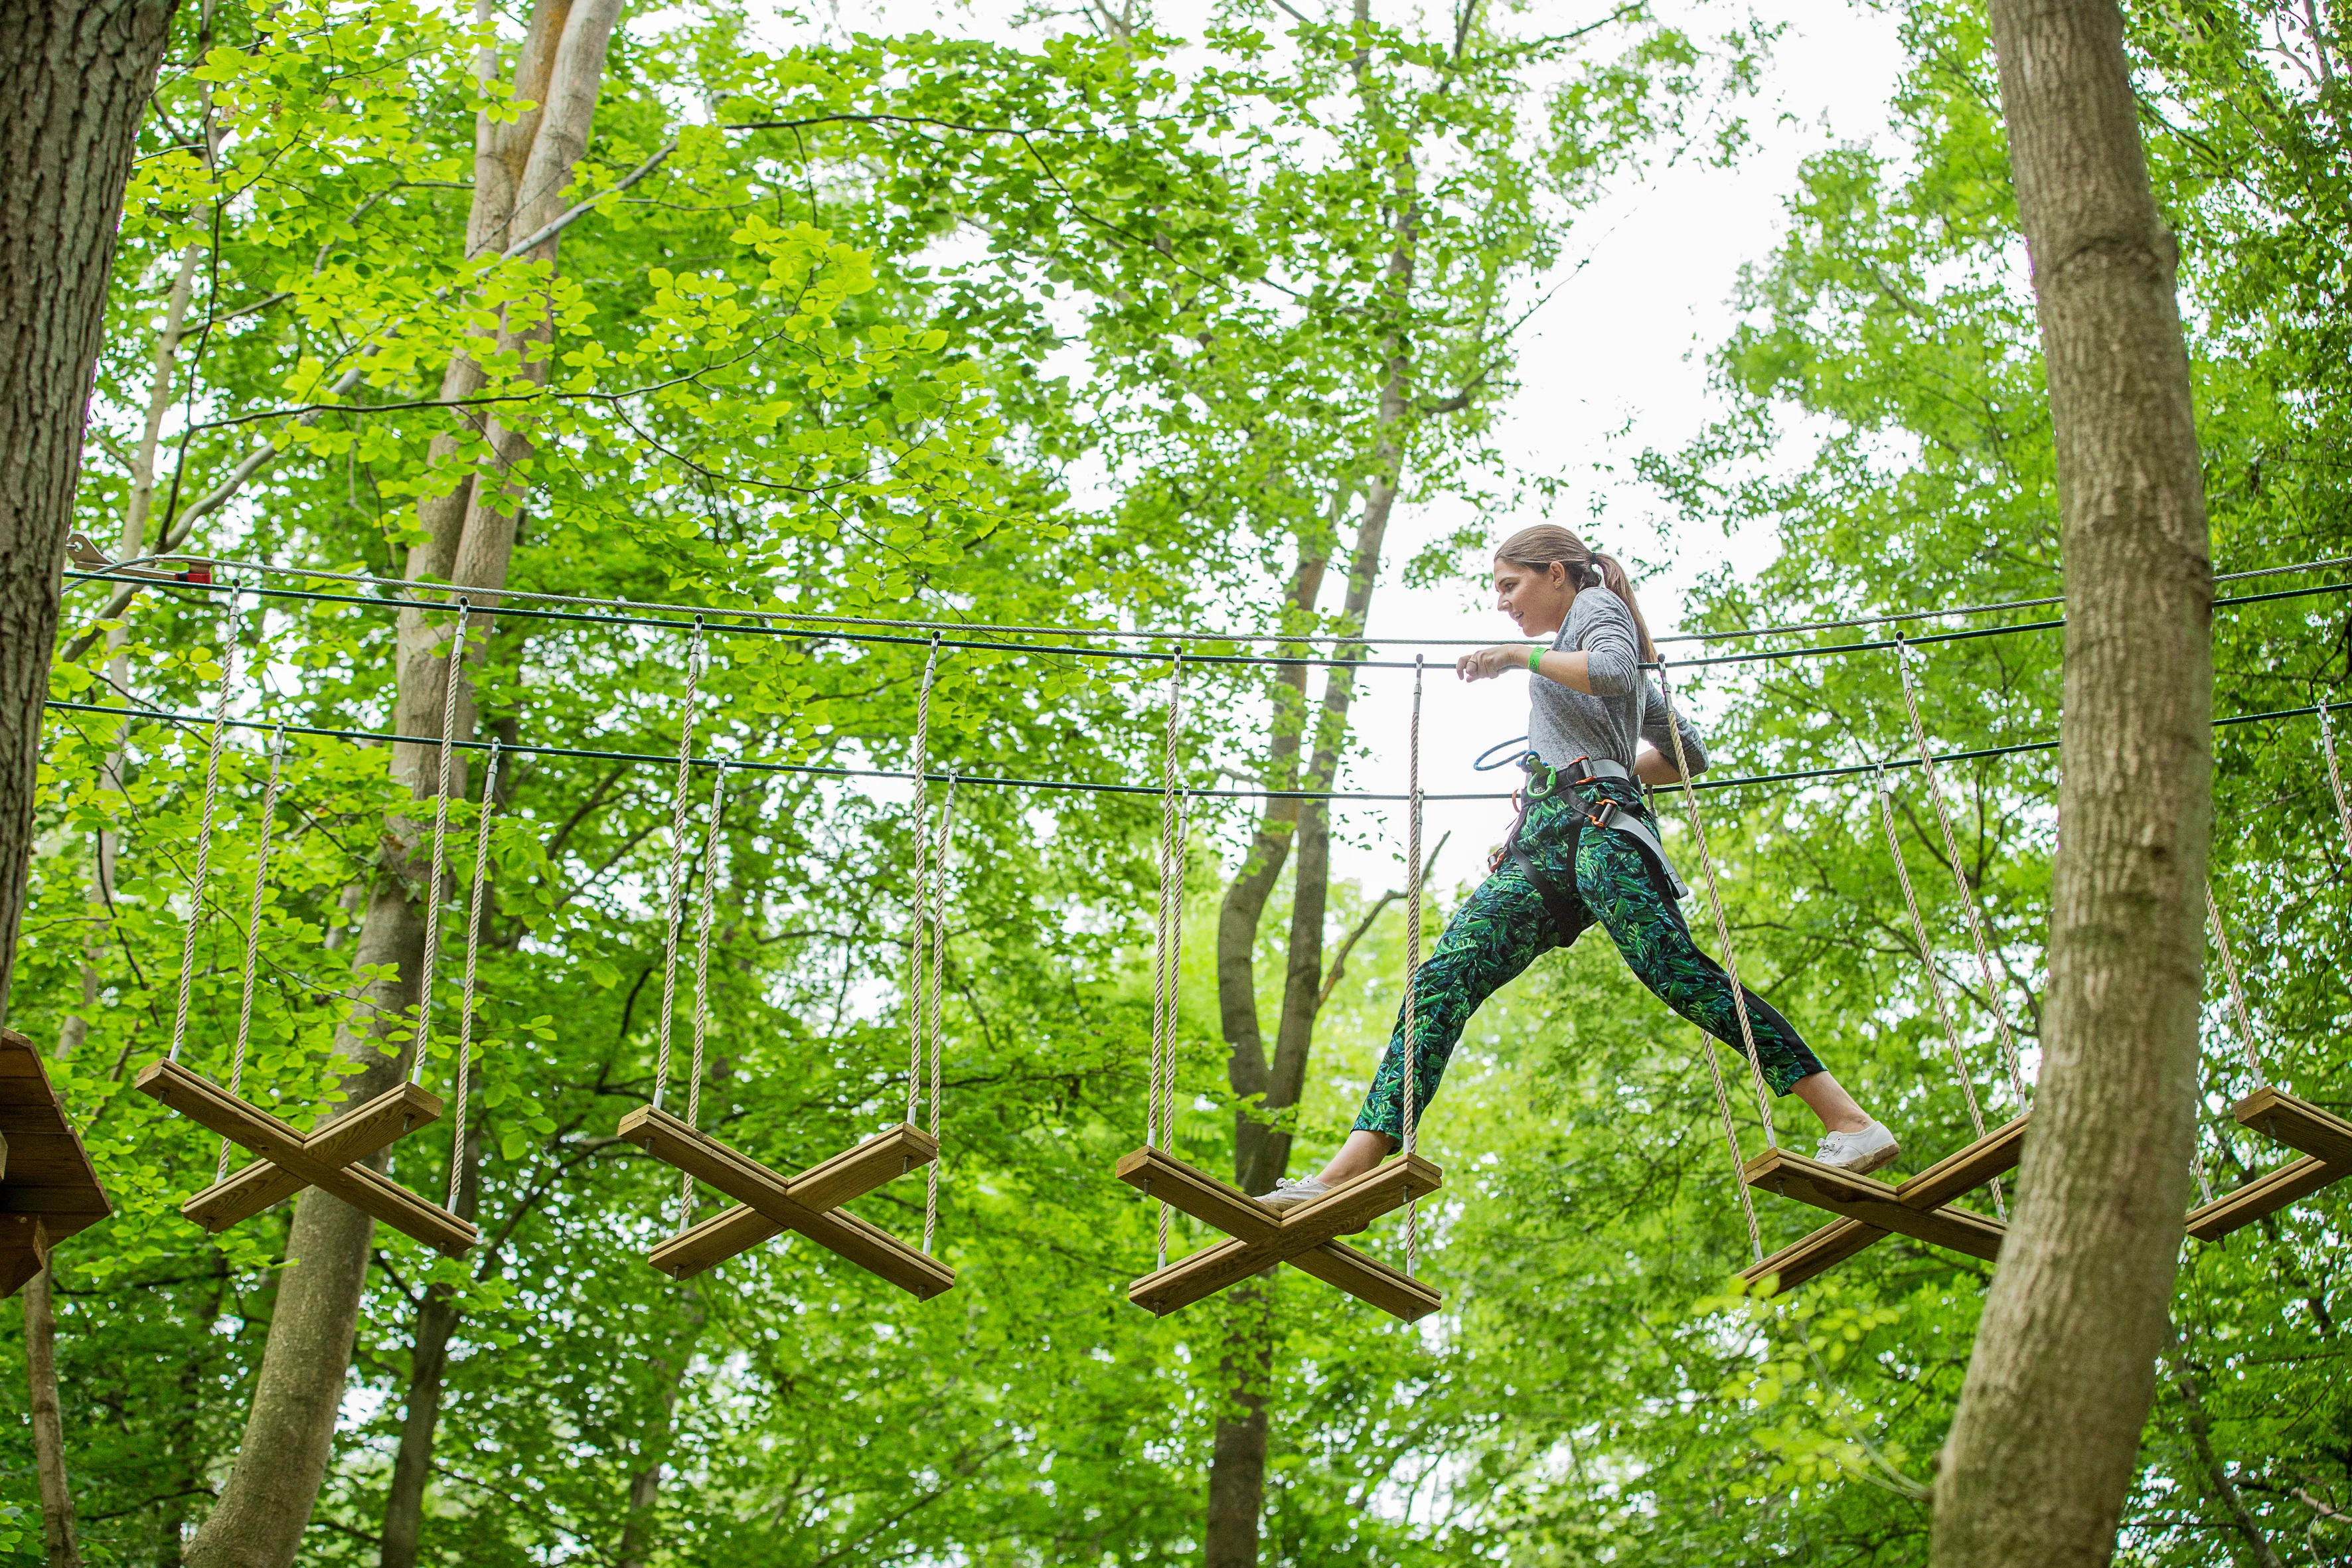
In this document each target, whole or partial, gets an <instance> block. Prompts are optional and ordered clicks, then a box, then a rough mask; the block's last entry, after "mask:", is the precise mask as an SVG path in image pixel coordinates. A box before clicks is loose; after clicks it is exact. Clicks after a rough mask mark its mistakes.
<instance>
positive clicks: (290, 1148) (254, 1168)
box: [133, 1060, 478, 1258]
mask: <svg viewBox="0 0 2352 1568" xmlns="http://www.w3.org/2000/svg"><path fill="white" fill-rule="evenodd" d="M133 1081H134V1082H135V1084H136V1086H137V1087H138V1088H139V1089H141V1090H142V1092H144V1093H146V1094H149V1095H152V1096H153V1097H154V1098H155V1099H157V1100H162V1101H163V1103H164V1104H165V1105H168V1106H170V1107H171V1108H172V1109H173V1110H176V1111H178V1112H179V1113H180V1114H181V1115H183V1116H184V1117H186V1118H187V1119H188V1120H189V1121H194V1122H197V1123H199V1124H201V1125H203V1126H205V1127H209V1128H211V1129H212V1130H213V1131H215V1132H217V1133H219V1134H220V1135H221V1136H222V1137H224V1138H226V1139H227V1140H229V1142H233V1143H237V1144H241V1145H243V1146H244V1147H245V1148H247V1149H249V1150H251V1151H252V1152H254V1154H255V1155H257V1159H256V1160H255V1161H254V1163H252V1164H250V1165H247V1167H246V1168H245V1169H243V1170H242V1171H239V1172H237V1173H236V1174H235V1175H233V1176H231V1177H229V1178H228V1179H227V1180H226V1181H225V1182H216V1183H215V1184H213V1185H211V1186H209V1187H206V1188H205V1190H204V1191H203V1192H201V1193H198V1194H196V1195H195V1196H194V1197H192V1198H190V1199H189V1200H188V1201H187V1202H186V1203H184V1204H183V1205H180V1212H181V1213H182V1214H184V1215H186V1216H187V1217H188V1218H190V1219H192V1220H194V1221H195V1222H196V1223H197V1224H198V1225H201V1226H204V1227H205V1229H206V1230H208V1231H219V1230H224V1229H226V1228H227V1227H228V1226H232V1225H235V1224H236V1222H237V1221H239V1220H241V1219H247V1218H250V1217H251V1216H252V1215H257V1214H259V1213H260V1212H261V1211H262V1210H263V1209H266V1208H268V1206H269V1205H272V1204H274V1203H278V1202H279V1201H280V1200H282V1199H285V1198H289V1197H291V1196H293V1195H294V1194H296V1193H299V1192H300V1191H301V1190H302V1189H303V1188H304V1187H317V1188H319V1189H320V1191H322V1192H330V1193H332V1194H335V1196H337V1197H339V1198H341V1199H342V1200H343V1202H345V1203H347V1204H349V1205H352V1207H353V1208H355V1209H358V1210H359V1211H361V1212H362V1214H368V1215H374V1216H375V1217H376V1218H377V1219H379V1220H382V1221H383V1223H384V1224H386V1225H388V1226H392V1227H393V1228H394V1230H397V1231H400V1232H402V1233H404V1234H405V1235H408V1236H412V1237H415V1238H416V1239H417V1240H418V1241H421V1242H423V1243H424V1244H425V1246H427V1247H435V1248H437V1249H438V1250H440V1251H442V1252H445V1253H446V1254H448V1255H449V1256H450V1257H452V1258H458V1257H462V1256H464V1255H465V1253H466V1252H467V1250H468V1249H469V1248H471V1247H473V1245H474V1243H475V1241H476V1240H477V1239H478V1237H477V1236H476V1233H475V1230H474V1227H473V1226H471V1225H469V1224H467V1222H466V1221H464V1220H462V1219H459V1218H458V1217H457V1215H453V1214H451V1213H450V1212H449V1211H448V1210H447V1209H445V1208H443V1207H442V1206H441V1205H439V1204H436V1203H432V1202H429V1201H428V1200H426V1199H424V1198H420V1197H418V1196H417V1195H416V1194H415V1193H412V1192H410V1191H409V1190H408V1189H407V1188H406V1187H404V1186H402V1185H401V1184H399V1183H397V1182H395V1181H394V1180H393V1179H392V1178H391V1177H389V1176H386V1175H383V1173H380V1172H377V1171H375V1170H373V1169H371V1168H370V1167H368V1166H366V1165H362V1164H361V1163H359V1162H360V1161H362V1160H364V1159H365V1158H367V1156H369V1155H370V1154H373V1153H374V1152H376V1151H377V1150H379V1149H382V1148H383V1147H384V1146H385V1145H386V1144H389V1143H391V1142H394V1140H395V1139H398V1138H399V1137H400V1136H401V1135H402V1134H404V1133H405V1132H408V1131H413V1130H414V1129H415V1128H418V1127H422V1126H424V1125H425V1123H427V1122H430V1121H436V1120H438V1119H439V1117H440V1115H441V1101H440V1099H439V1098H438V1097H437V1096H436V1095H432V1094H428V1093H427V1092H425V1090H424V1089H419V1088H418V1087H417V1086H416V1085H415V1084H413V1083H404V1084H403V1085H401V1086H400V1087H399V1088H398V1089H387V1090H386V1091H385V1092H383V1093H382V1094H380V1095H377V1096H376V1097H375V1098H374V1099H373V1100H369V1101H368V1102H367V1103H366V1104H364V1105H362V1106H359V1107H357V1108H356V1109H354V1110H351V1111H349V1112H348V1113H346V1114H344V1115H342V1116H339V1117H337V1118H336V1119H335V1120H334V1121H330V1122H329V1123H327V1124H326V1125H325V1126H324V1127H321V1128H320V1129H319V1130H318V1131H315V1132H311V1133H310V1134H308V1135H307V1136H306V1135H305V1134H303V1133H301V1132H298V1131H295V1130H294V1128H293V1127H292V1126H290V1125H289V1124H288V1123H286V1122H283V1121H279V1120H278V1118H276V1117H275V1116H272V1115H270V1114H269V1113H268V1111H266V1110H260V1109H259V1108H257V1107H256V1106H253V1105H250V1104H247V1102H246V1101H244V1100H239V1099H238V1098H237V1097H236V1095H233V1094H231V1093H229V1091H228V1090H226V1089H223V1088H221V1087H220V1086H219V1085H218V1084H216V1083H214V1082H213V1081H212V1080H211V1079H205V1078H200V1077H198V1076H197V1075H196V1074H194V1073H192V1072H190V1071H189V1070H188V1069H187V1068H184V1067H182V1066H181V1065H180V1064H179V1063H177V1062H174V1061H169V1060H166V1061H160V1062H157V1063H156V1064H155V1065H154V1066H152V1067H151V1068H147V1069H146V1070H145V1071H143V1072H142V1073H141V1074H140V1075H139V1077H138V1078H137V1079H135V1080H133Z"/></svg>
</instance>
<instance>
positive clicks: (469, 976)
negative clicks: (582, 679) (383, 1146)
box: [446, 735, 499, 1214]
mask: <svg viewBox="0 0 2352 1568" xmlns="http://www.w3.org/2000/svg"><path fill="white" fill-rule="evenodd" d="M498 798H499V738H498V737H497V736H496V735H493V736H491V737H490V760H489V761H488V763H484V764H483V767H482V804H481V806H480V808H479V809H478V810H477V811H476V812H475V814H474V815H475V818H476V821H475V827H474V885H473V887H472V888H471V889H467V896H466V973H465V978H464V980H463V982H462V983H461V984H460V985H459V987H458V992H457V1115H456V1116H455V1117H454V1118H452V1119H451V1121H450V1143H449V1201H448V1204H447V1205H446V1206H447V1208H448V1209H449V1212H450V1213H452V1214H455V1213H457V1188H458V1185H459V1184H460V1180H461V1178H462V1177H463V1176H464V1174H465V1170H466V1112H467V1108H468V1107H469V1106H471V1105H472V1103H473V1099H474V993H475V988H474V980H475V975H476V973H477V972H478V964H479V963H480V961H481V955H482V903H483V900H484V899H485V897H486V896H487V895H488V891H489V886H490V818H491V817H493V816H496V815H497V814H498V813H497V806H498Z"/></svg>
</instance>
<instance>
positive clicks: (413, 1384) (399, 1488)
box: [382, 1120, 482, 1568]
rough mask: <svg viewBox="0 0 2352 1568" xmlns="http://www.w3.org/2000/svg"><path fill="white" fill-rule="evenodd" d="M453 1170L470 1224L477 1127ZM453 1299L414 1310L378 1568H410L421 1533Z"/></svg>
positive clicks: (432, 1298)
mask: <svg viewBox="0 0 2352 1568" xmlns="http://www.w3.org/2000/svg"><path fill="white" fill-rule="evenodd" d="M464 1162H465V1163H464V1164H463V1165H462V1166H460V1167H459V1174H458V1183H457V1217H458V1218H459V1219H465V1220H470V1219H472V1218H473V1217H474V1211H475V1209H476V1208H477V1207H478V1205H479V1203H480V1200H481V1190H482V1124H481V1122H480V1121H479V1120H476V1121H473V1122H471V1123H469V1124H468V1125H467V1129H466V1148H465V1152H464ZM457 1319H458V1313H457V1301H456V1299H455V1297H454V1295H453V1293H452V1292H451V1291H450V1289H449V1288H448V1287H447V1286H446V1285H435V1286H432V1287H430V1288H429V1289H426V1291H425V1304H424V1305H423V1306H421V1307H419V1308H418V1309H417V1311H416V1331H415V1338H414V1340H413V1341H412V1342H411V1346H410V1349H409V1354H408V1404H407V1406H406V1408H405V1409H404V1411H403V1412H402V1414H401V1420H400V1448H399V1451H398V1452H397V1453H395V1454H394V1456H393V1461H392V1489H391V1491H390V1493H389V1495H388V1496H386V1498H385V1499H384V1504H383V1558H382V1562H383V1568H415V1563H416V1548H417V1544H418V1542H420V1541H421V1540H422V1539H423V1537H424V1533H425V1482H426V1481H427V1480H429V1479H431V1477H432V1474H433V1433H434V1427H435V1426H436V1425H437V1424H438V1422H439V1421H440V1418H441V1393H442V1388H443V1385H444V1383H445V1380H446V1377H447V1374H448V1371H449V1341H450V1338H451V1337H452V1336H453V1335H455V1334H456V1333H457Z"/></svg>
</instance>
